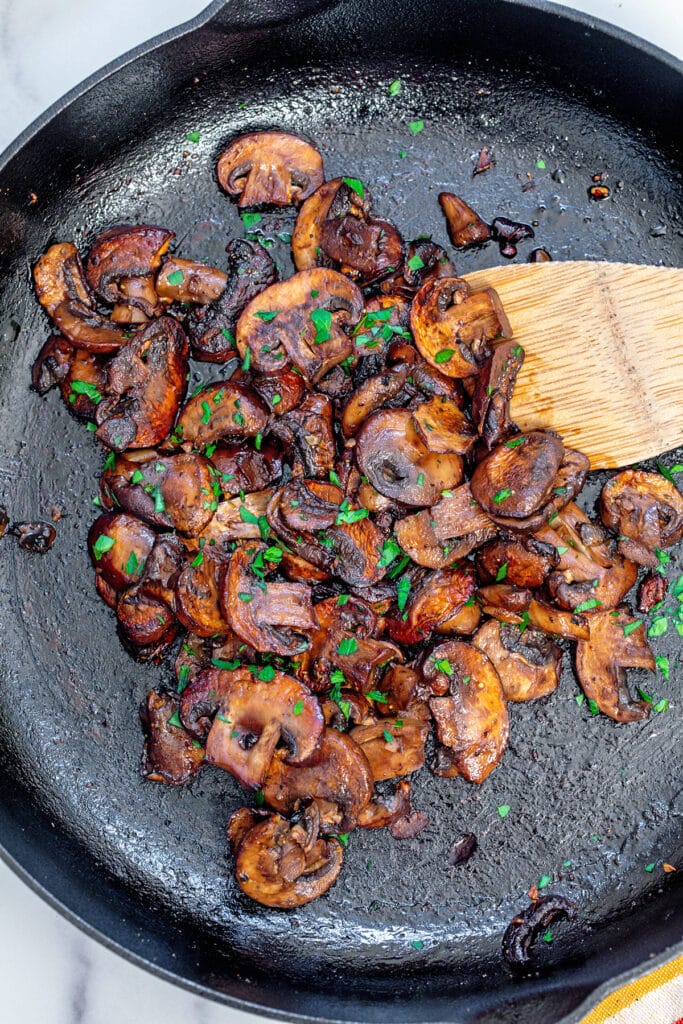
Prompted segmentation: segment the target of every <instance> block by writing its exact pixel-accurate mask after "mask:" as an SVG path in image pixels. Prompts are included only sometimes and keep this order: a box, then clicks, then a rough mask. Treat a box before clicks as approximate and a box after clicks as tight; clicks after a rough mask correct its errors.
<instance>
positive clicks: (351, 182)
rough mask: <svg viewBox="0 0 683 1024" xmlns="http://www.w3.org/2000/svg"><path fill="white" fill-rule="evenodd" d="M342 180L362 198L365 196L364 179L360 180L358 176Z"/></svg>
mask: <svg viewBox="0 0 683 1024" xmlns="http://www.w3.org/2000/svg"><path fill="white" fill-rule="evenodd" d="M342 181H343V182H344V184H345V185H348V187H349V188H350V189H351V191H352V192H355V193H356V195H357V196H360V198H361V199H363V198H364V196H365V190H364V189H363V182H362V181H359V180H358V178H342Z"/></svg>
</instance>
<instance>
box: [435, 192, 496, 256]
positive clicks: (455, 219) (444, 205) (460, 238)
mask: <svg viewBox="0 0 683 1024" xmlns="http://www.w3.org/2000/svg"><path fill="white" fill-rule="evenodd" d="M439 205H440V207H441V209H442V210H443V212H444V215H445V217H446V223H447V224H448V234H449V236H450V239H451V242H452V243H453V245H454V246H455V248H456V249H467V248H468V247H469V246H470V245H482V244H483V243H484V242H488V240H489V238H490V237H491V229H490V227H489V226H488V224H486V223H485V222H484V221H483V220H482V219H481V217H480V216H479V214H478V213H475V212H474V210H473V209H472V208H471V207H470V206H468V205H467V203H466V202H465V201H464V199H461V198H460V196H456V195H454V193H453V192H441V193H440V194H439Z"/></svg>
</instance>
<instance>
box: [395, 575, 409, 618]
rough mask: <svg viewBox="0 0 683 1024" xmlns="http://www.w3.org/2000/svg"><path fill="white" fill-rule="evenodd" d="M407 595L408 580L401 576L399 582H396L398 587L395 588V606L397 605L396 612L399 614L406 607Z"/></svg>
mask: <svg viewBox="0 0 683 1024" xmlns="http://www.w3.org/2000/svg"><path fill="white" fill-rule="evenodd" d="M409 593H410V580H409V579H408V577H407V576H401V578H400V580H399V581H398V586H397V588H396V604H397V605H398V610H399V611H400V612H402V611H403V609H404V608H405V606H406V602H407V600H408V595H409Z"/></svg>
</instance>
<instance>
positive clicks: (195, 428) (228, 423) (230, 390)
mask: <svg viewBox="0 0 683 1024" xmlns="http://www.w3.org/2000/svg"><path fill="white" fill-rule="evenodd" d="M267 423H268V409H267V406H266V405H265V403H264V402H263V401H262V400H261V399H260V398H259V396H258V395H257V394H255V393H254V391H253V390H252V389H251V388H250V387H247V385H246V384H239V383H235V382H233V381H219V382H218V383H216V384H210V385H209V387H207V388H204V389H203V391H199V392H198V393H197V394H196V395H193V396H192V397H191V398H190V399H188V401H187V402H186V403H185V406H184V408H183V410H182V412H181V413H180V416H179V417H178V422H177V424H176V427H175V431H174V433H175V435H176V437H177V439H178V440H177V443H178V444H184V445H192V447H193V448H206V446H207V445H209V444H212V443H213V442H214V441H218V440H219V439H221V438H235V439H237V438H246V437H254V436H255V435H256V434H260V433H261V432H262V431H263V430H265V428H266V424H267Z"/></svg>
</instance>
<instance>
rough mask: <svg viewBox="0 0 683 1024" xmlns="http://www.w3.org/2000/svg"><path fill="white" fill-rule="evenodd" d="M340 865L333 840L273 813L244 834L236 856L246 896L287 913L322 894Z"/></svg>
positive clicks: (237, 872) (237, 873)
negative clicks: (313, 835) (321, 836)
mask: <svg viewBox="0 0 683 1024" xmlns="http://www.w3.org/2000/svg"><path fill="white" fill-rule="evenodd" d="M343 860H344V852H343V850H342V846H341V843H339V842H338V840H336V839H333V838H332V839H330V838H322V839H320V838H317V834H316V838H315V840H313V838H312V836H311V835H310V830H309V829H307V828H305V827H304V826H303V825H302V823H297V824H295V825H290V824H289V823H288V822H287V821H285V819H284V818H282V817H280V815H279V814H273V815H271V816H270V817H269V818H267V819H266V820H265V821H261V822H259V823H258V824H256V825H254V826H253V827H252V828H250V829H249V830H248V831H247V832H245V834H244V836H243V837H242V840H241V842H240V844H239V847H238V849H237V853H236V857H235V877H236V878H237V883H238V885H239V887H240V889H242V891H243V892H244V893H246V895H247V896H249V897H250V898H251V899H253V900H256V902H257V903H261V904H263V906H265V907H277V908H278V909H280V910H291V909H292V908H293V907H300V906H303V904H304V903H310V902H311V900H315V899H317V898H318V897H319V896H322V895H323V893H326V892H327V890H328V889H329V888H330V886H332V885H333V884H334V882H335V881H336V880H337V878H338V876H339V872H340V871H341V868H342V862H343Z"/></svg>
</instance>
